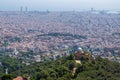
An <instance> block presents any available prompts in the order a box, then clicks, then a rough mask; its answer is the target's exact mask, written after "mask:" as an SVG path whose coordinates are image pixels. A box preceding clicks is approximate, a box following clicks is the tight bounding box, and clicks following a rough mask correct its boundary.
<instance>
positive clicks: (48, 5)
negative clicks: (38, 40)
mask: <svg viewBox="0 0 120 80" xmlns="http://www.w3.org/2000/svg"><path fill="white" fill-rule="evenodd" d="M119 5H120V0H3V1H0V11H19V10H20V7H23V10H25V7H27V8H28V10H30V11H32V10H38V11H45V10H50V11H73V10H75V11H80V10H90V9H91V8H93V9H95V10H118V11H119V10H120V7H119Z"/></svg>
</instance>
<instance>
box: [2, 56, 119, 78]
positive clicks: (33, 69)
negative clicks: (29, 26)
mask: <svg viewBox="0 0 120 80" xmlns="http://www.w3.org/2000/svg"><path fill="white" fill-rule="evenodd" d="M78 61H81V63H76V61H75V56H74V55H73V54H72V55H70V56H67V57H62V58H60V59H57V60H54V61H49V62H43V63H32V64H31V65H28V66H25V65H24V66H23V65H22V64H21V65H20V66H21V69H20V70H17V68H16V70H15V69H13V71H12V69H10V70H11V71H10V74H11V75H12V77H13V76H14V77H16V76H18V73H19V74H21V76H23V77H28V76H30V77H31V80H120V64H119V63H117V62H112V61H109V60H107V59H102V58H100V57H97V58H96V59H93V58H90V59H87V58H85V57H84V58H81V60H78ZM11 62H12V60H11ZM7 64H8V63H7ZM12 64H14V63H12ZM15 64H16V63H15ZM8 65H10V62H9V64H8ZM14 66H16V65H13V67H14ZM10 68H12V65H11V66H10ZM0 73H1V72H0ZM1 74H2V73H1ZM11 75H10V76H11ZM4 76H5V75H1V77H4ZM4 80H8V79H4Z"/></svg>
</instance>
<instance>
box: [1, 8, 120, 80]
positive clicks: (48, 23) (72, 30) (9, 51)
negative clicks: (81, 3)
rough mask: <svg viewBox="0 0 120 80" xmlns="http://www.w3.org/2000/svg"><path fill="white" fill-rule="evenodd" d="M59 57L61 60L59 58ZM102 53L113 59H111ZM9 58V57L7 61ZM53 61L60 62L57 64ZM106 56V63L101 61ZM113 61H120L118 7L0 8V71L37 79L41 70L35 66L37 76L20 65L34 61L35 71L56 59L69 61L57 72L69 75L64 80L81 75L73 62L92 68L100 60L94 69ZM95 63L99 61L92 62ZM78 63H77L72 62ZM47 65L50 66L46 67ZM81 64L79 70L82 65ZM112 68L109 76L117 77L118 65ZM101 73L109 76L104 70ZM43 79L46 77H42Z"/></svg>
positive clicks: (55, 78) (27, 64)
mask: <svg viewBox="0 0 120 80" xmlns="http://www.w3.org/2000/svg"><path fill="white" fill-rule="evenodd" d="M73 54H74V55H73ZM74 56H75V58H74ZM64 57H66V58H64ZM99 57H100V58H102V59H103V60H102V59H100V58H99ZM62 59H63V60H65V61H66V62H65V63H63V61H62ZM104 59H105V60H104ZM106 59H107V60H110V61H112V62H114V65H112V64H113V63H112V62H109V61H107V60H106ZM9 61H11V62H10V63H9ZM49 61H53V62H52V63H50V64H49V63H44V62H49ZM70 61H72V62H70ZM84 61H86V62H84ZM36 62H37V63H36ZM59 62H61V63H60V64H59V65H57V64H58V63H59ZM67 62H68V63H67ZM107 62H108V63H110V64H107ZM116 62H117V63H120V13H119V12H108V11H104V10H103V11H96V10H90V11H81V12H79V11H66V12H65V11H63V12H51V11H48V10H47V11H43V12H39V11H27V10H26V11H1V12H0V67H1V68H0V70H1V71H2V73H0V75H3V73H5V74H8V73H11V74H16V75H15V77H17V76H18V75H19V76H21V75H22V76H23V74H24V75H25V74H26V75H27V77H28V78H29V77H32V78H33V79H27V80H39V79H40V80H41V79H42V78H45V75H44V76H41V75H42V73H39V72H38V73H39V76H41V78H40V77H39V76H38V75H37V71H36V72H35V74H34V73H32V70H29V68H28V69H26V67H28V66H30V67H31V66H32V67H31V68H33V67H34V68H33V69H37V68H36V66H38V65H39V67H41V68H38V71H39V69H40V71H42V70H41V69H43V70H45V69H49V68H50V69H55V66H57V67H60V65H63V64H64V65H63V66H64V67H66V66H65V65H67V64H69V65H70V66H69V67H70V68H69V67H68V66H67V67H66V69H67V68H69V70H70V71H71V74H68V73H69V72H68V71H66V73H65V74H61V75H69V76H72V77H69V80H71V79H72V80H74V79H78V80H79V79H82V77H83V76H82V77H81V76H80V77H79V72H77V71H79V68H80V69H81V68H82V67H85V66H86V67H87V66H88V65H86V64H90V65H93V66H94V67H95V68H93V69H95V70H97V68H96V66H97V67H100V66H103V65H104V64H103V63H105V64H106V66H104V67H101V68H100V69H99V70H101V69H104V68H105V70H106V71H107V69H106V67H108V66H109V65H111V66H110V68H114V67H116V64H117V63H116ZM62 63H63V64H62ZM98 63H101V64H99V65H98ZM45 64H47V66H46V65H45ZM78 64H79V66H77V65H78ZM81 64H82V66H81V67H80V65H81ZM94 64H95V65H94ZM6 65H7V66H6ZM50 65H51V66H53V65H55V66H53V68H51V67H50ZM45 66H46V67H45ZM71 66H72V68H71ZM93 66H92V67H93ZM118 66H119V65H118ZM86 67H85V69H83V71H85V70H87V68H86ZM44 68H45V69H44ZM89 68H91V66H89ZM61 69H62V68H60V70H61ZM116 69H118V68H116ZM55 70H56V69H55ZM90 70H91V69H90ZM99 70H98V72H99ZM25 71H26V72H25ZM63 71H64V70H63ZM113 71H114V70H113ZM115 71H116V70H115ZM48 72H49V70H48ZM57 72H60V71H56V73H57ZM18 73H19V74H18ZM88 73H89V72H88ZM113 73H114V72H112V71H110V73H109V74H111V76H112V74H113ZM115 73H116V74H115V77H114V78H113V79H115V80H118V79H119V77H118V76H119V71H116V72H115ZM117 73H118V74H117ZM31 74H32V75H31ZM81 74H82V73H81ZM56 75H60V74H56ZM98 75H99V74H98ZM103 75H104V76H108V77H109V75H107V74H103ZM49 76H50V75H49ZM25 77H26V76H25ZM112 77H113V76H112ZM112 77H111V79H112ZM18 78H21V77H18ZM51 78H52V80H53V79H54V80H57V79H59V78H60V79H59V80H66V79H62V78H61V76H57V77H54V78H53V77H51ZM65 78H66V77H65ZM91 79H93V77H91ZM91 79H88V80H91ZM98 79H99V78H98ZM2 80H4V79H2ZM5 80H6V79H5ZM10 80H11V79H10ZM14 80H17V79H14ZM20 80H23V79H20ZM25 80H26V79H25ZM45 80H51V79H49V78H48V77H46V79H45ZM83 80H84V79H83ZM102 80H106V78H105V77H104V78H103V79H102Z"/></svg>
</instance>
